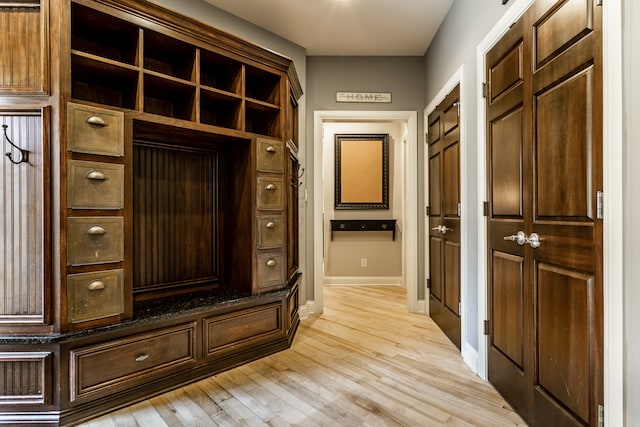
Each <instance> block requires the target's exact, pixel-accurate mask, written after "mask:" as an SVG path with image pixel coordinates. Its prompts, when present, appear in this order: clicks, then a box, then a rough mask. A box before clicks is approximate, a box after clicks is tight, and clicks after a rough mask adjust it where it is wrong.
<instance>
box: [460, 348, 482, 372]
mask: <svg viewBox="0 0 640 427" xmlns="http://www.w3.org/2000/svg"><path fill="white" fill-rule="evenodd" d="M462 360H464V363H465V364H466V365H467V366H468V367H469V368H470V369H471V370H472V371H473V373H474V374H477V373H478V351H477V350H476V349H475V348H473V347H471V346H470V345H469V344H468V343H464V345H463V346H462Z"/></svg>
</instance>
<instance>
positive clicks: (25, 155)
mask: <svg viewBox="0 0 640 427" xmlns="http://www.w3.org/2000/svg"><path fill="white" fill-rule="evenodd" d="M8 127H9V126H8V125H2V130H3V132H4V139H6V140H7V142H8V143H9V144H11V146H12V147H13V148H15V149H16V150H18V151H19V152H20V160H13V154H12V153H11V151H9V152H8V153H5V155H6V156H7V157H8V158H9V161H11V163H13V164H14V165H17V164H20V163H27V162H29V152H28V151H27V150H23V149H22V148H20V147H18V146H17V145H16V144H14V143H13V142H11V140H10V139H9V135H7V128H8Z"/></svg>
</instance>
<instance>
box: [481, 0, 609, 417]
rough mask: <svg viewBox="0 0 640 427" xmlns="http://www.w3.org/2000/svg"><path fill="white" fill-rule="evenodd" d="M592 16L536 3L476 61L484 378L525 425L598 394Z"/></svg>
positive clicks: (598, 226)
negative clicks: (484, 191) (485, 268)
mask: <svg viewBox="0 0 640 427" xmlns="http://www.w3.org/2000/svg"><path fill="white" fill-rule="evenodd" d="M600 13H601V11H600V8H599V7H594V2H593V1H591V0H568V1H551V0H537V1H536V2H535V3H534V4H533V5H532V6H531V8H530V9H529V10H528V11H527V12H526V13H525V14H524V15H523V17H522V18H521V19H520V20H519V21H518V22H517V23H516V24H515V25H514V26H512V27H511V29H510V30H509V31H508V33H507V34H506V35H505V36H504V37H503V38H502V39H501V40H500V41H499V42H498V43H497V44H496V46H495V47H494V48H493V49H492V50H491V51H490V52H489V53H488V54H487V57H486V63H487V85H488V86H487V87H488V90H487V95H488V96H487V163H488V164H487V172H488V183H489V185H488V200H489V213H488V215H489V218H488V224H487V226H488V260H489V277H488V279H489V289H488V298H489V301H488V303H489V304H488V305H489V324H490V328H489V355H488V356H489V380H490V381H491V382H492V383H493V384H494V385H495V387H496V388H497V389H498V390H499V391H500V393H502V394H503V395H504V396H505V398H506V399H507V400H508V401H509V402H510V403H511V404H512V405H513V406H514V408H515V409H516V410H517V411H518V412H519V413H520V414H521V415H522V416H523V418H524V419H525V420H526V421H527V422H528V423H530V424H531V425H534V426H535V425H538V426H551V425H553V426H565V425H566V426H574V425H597V423H598V409H599V405H601V404H602V402H603V369H602V360H603V356H602V354H603V324H602V322H603V304H602V296H603V289H602V220H601V219H599V218H598V215H597V206H598V200H599V191H600V190H601V189H602V135H601V134H602V90H601V87H602V63H601V33H600V27H601V26H600V23H601V15H600Z"/></svg>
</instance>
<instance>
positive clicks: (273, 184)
mask: <svg viewBox="0 0 640 427" xmlns="http://www.w3.org/2000/svg"><path fill="white" fill-rule="evenodd" d="M257 182H258V189H257V199H258V200H257V203H256V205H257V207H258V209H261V210H282V209H283V208H284V194H285V191H284V180H283V179H282V178H281V177H277V178H276V177H267V176H259V177H258V181H257Z"/></svg>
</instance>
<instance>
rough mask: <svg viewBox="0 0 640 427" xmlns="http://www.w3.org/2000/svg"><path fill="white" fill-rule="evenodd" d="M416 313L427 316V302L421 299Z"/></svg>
mask: <svg viewBox="0 0 640 427" xmlns="http://www.w3.org/2000/svg"><path fill="white" fill-rule="evenodd" d="M414 313H418V314H427V302H426V301H425V300H423V299H419V300H418V304H417V305H416V310H415V311H414Z"/></svg>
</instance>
